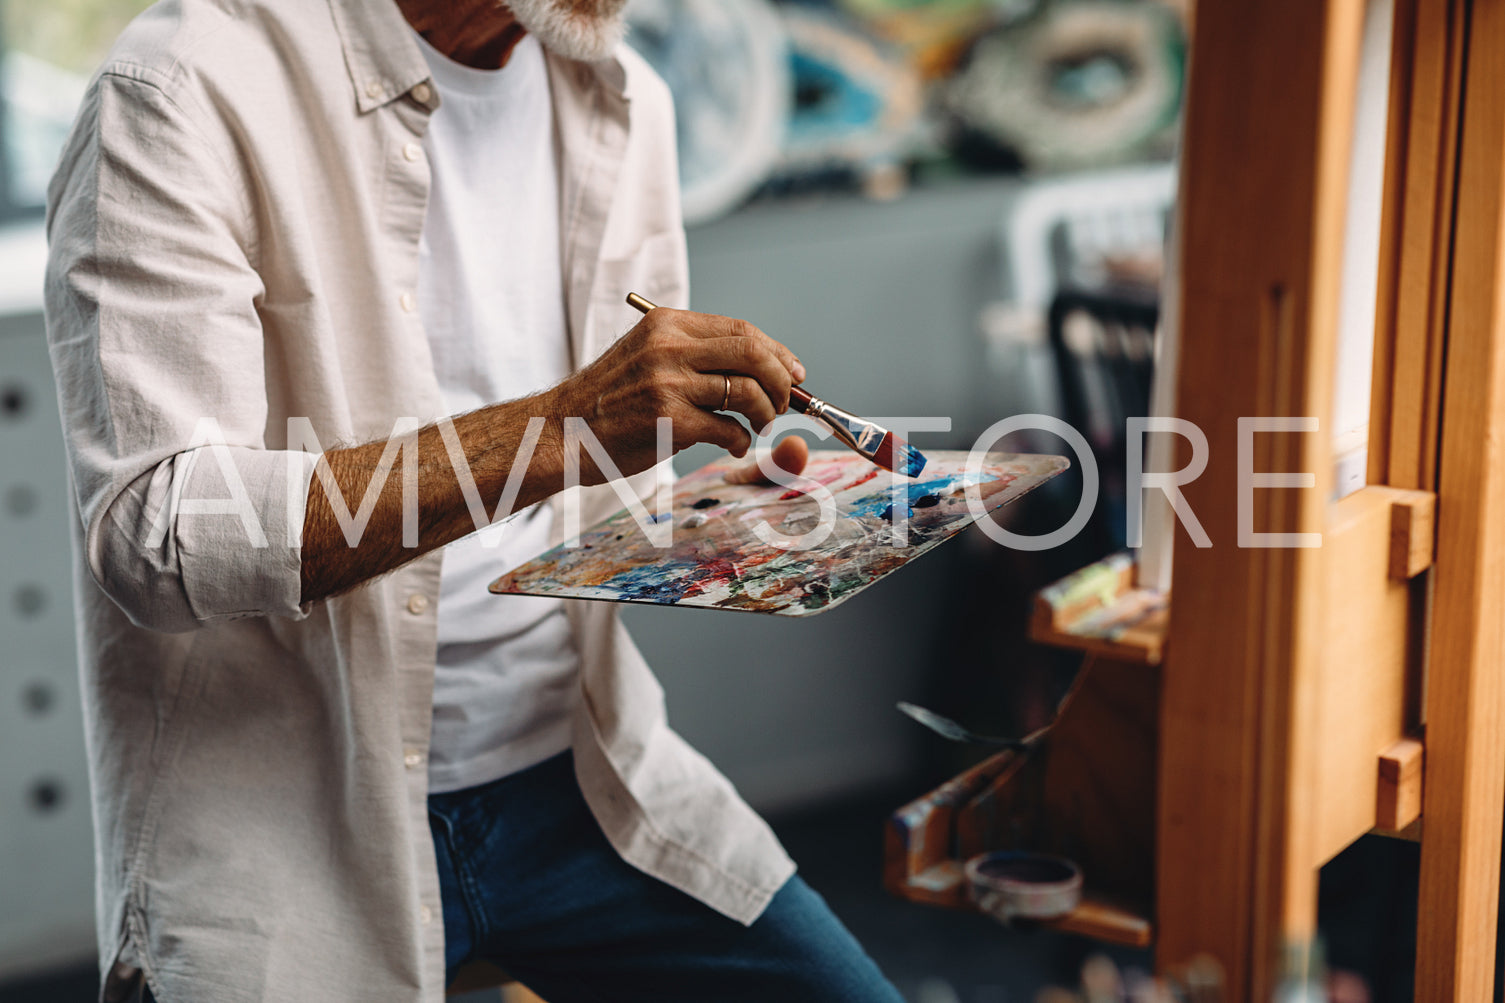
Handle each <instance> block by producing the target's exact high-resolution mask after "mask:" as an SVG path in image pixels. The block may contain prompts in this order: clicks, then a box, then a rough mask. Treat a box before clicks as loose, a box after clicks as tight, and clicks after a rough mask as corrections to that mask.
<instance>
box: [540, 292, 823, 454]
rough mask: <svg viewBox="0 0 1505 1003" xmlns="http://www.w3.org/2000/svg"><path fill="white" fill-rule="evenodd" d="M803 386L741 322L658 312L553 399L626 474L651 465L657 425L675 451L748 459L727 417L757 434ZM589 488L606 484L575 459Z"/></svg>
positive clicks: (768, 341)
mask: <svg viewBox="0 0 1505 1003" xmlns="http://www.w3.org/2000/svg"><path fill="white" fill-rule="evenodd" d="M804 378H805V367H804V366H802V365H800V361H799V360H798V359H797V358H795V357H794V353H793V352H791V351H789V349H787V348H785V347H784V346H783V345H781V344H779V343H778V342H777V341H774V340H773V339H772V338H770V337H769V336H768V335H766V334H764V333H763V332H762V331H760V330H758V329H757V328H756V327H753V326H752V325H751V324H749V323H747V322H746V321H740V320H733V319H731V318H730V317H718V316H716V315H714V314H704V313H691V312H690V311H687V310H669V309H665V308H663V307H659V308H657V309H654V310H650V311H649V312H648V314H647V315H646V316H644V317H643V319H642V320H641V321H640V322H639V323H638V325H637V326H636V327H634V328H633V329H632V330H631V331H629V332H627V334H625V335H623V336H622V337H621V339H620V340H618V341H617V342H616V344H614V345H612V347H611V348H610V349H608V350H607V352H606V354H604V355H602V356H601V358H599V359H597V360H596V361H595V362H593V363H591V365H590V366H588V367H586V368H585V369H584V370H582V371H581V372H579V373H577V374H576V375H574V376H572V377H570V378H569V379H568V380H565V381H564V382H563V383H561V384H560V385H559V386H558V387H556V388H555V389H554V390H553V391H551V392H550V393H551V395H552V398H553V399H552V401H551V406H552V408H553V409H554V411H555V413H556V414H557V415H558V416H559V417H561V418H571V417H573V418H583V419H585V421H586V423H587V424H588V425H589V426H590V429H591V431H592V432H593V433H594V434H595V436H596V438H597V439H598V440H600V442H601V444H602V445H603V446H605V447H606V451H607V453H608V454H609V455H610V456H611V458H612V459H613V461H615V462H616V464H617V466H618V467H619V468H620V469H621V470H622V472H623V473H624V474H634V473H637V472H638V471H640V470H646V469H648V468H649V467H651V466H652V465H653V464H654V463H655V462H657V461H658V460H659V459H660V457H659V456H658V455H657V431H656V426H655V421H656V420H657V419H658V418H659V417H667V418H670V419H672V420H673V422H674V449H675V451H676V452H678V451H679V450H681V449H683V448H685V447H686V446H690V445H693V444H694V443H697V442H712V443H715V444H716V445H718V446H721V447H722V448H723V449H725V450H727V451H728V452H730V453H732V454H733V455H735V456H745V455H747V450H748V448H749V447H750V446H751V445H752V437H751V436H749V435H748V434H747V429H745V428H743V427H742V426H741V425H740V424H739V423H738V422H737V421H736V420H735V419H733V418H730V417H728V416H726V415H724V414H718V413H717V411H718V410H719V409H720V408H721V405H722V401H723V399H724V400H725V402H726V410H727V411H736V412H738V413H740V414H742V415H744V416H746V418H747V420H748V423H749V424H750V425H751V426H752V427H753V428H754V429H755V430H762V429H763V428H765V427H767V425H768V423H769V422H771V421H773V419H774V418H775V417H776V416H778V415H780V414H783V413H784V411H785V410H787V409H788V407H789V388H790V386H791V385H792V384H795V383H799V382H800V381H801V380H803V379H804ZM580 471H581V479H582V481H583V482H584V483H587V484H598V483H601V482H602V481H603V480H604V479H605V478H604V477H602V475H601V472H600V471H599V470H597V469H596V468H595V464H594V463H592V462H591V460H590V457H589V456H581V458H580Z"/></svg>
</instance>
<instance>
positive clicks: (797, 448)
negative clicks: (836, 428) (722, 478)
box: [726, 435, 810, 484]
mask: <svg viewBox="0 0 1505 1003" xmlns="http://www.w3.org/2000/svg"><path fill="white" fill-rule="evenodd" d="M770 459H772V460H773V463H774V466H776V467H779V468H780V469H782V470H786V471H788V472H789V473H791V474H798V473H800V472H801V471H803V470H804V469H805V464H806V463H808V462H810V447H809V445H808V444H806V442H805V440H804V439H801V438H800V437H799V436H797V435H791V436H788V437H787V438H784V439H780V440H779V442H778V445H776V446H774V447H773V452H772V453H771V454H770ZM726 482H727V483H728V484H771V483H773V482H772V481H770V480H769V479H768V476H767V475H766V474H764V473H763V470H762V468H761V467H759V466H758V464H757V461H754V462H752V463H744V464H742V465H741V466H740V467H735V468H733V469H732V470H731V471H730V472H729V473H728V474H727V475H726Z"/></svg>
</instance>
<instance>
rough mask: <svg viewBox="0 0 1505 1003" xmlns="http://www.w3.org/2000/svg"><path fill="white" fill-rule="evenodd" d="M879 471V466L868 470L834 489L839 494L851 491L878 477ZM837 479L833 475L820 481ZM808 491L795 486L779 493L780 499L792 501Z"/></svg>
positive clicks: (824, 482) (827, 482)
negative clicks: (848, 482) (850, 481)
mask: <svg viewBox="0 0 1505 1003" xmlns="http://www.w3.org/2000/svg"><path fill="white" fill-rule="evenodd" d="M879 473H880V471H879V470H878V468H877V467H874V468H873V469H872V470H870V471H868V472H867V473H866V474H864V475H863V476H861V477H859V478H857V479H856V480H855V481H853V482H852V483H850V484H843V485H842V486H841V487H839V488H835V489H834V491H835V492H836V493H837V494H840V493H841V492H843V491H850V490H852V489H853V488H855V487H857V486H859V485H862V484H866V483H867V482H868V481H870V480H872V479H873V478H874V477H877V476H878V474H879ZM835 480H838V478H836V477H832V478H830V479H829V480H822V481H821V482H820V483H822V484H830V483H831V481H835ZM808 493H809V492H807V491H806V490H805V489H804V488H794V489H793V490H791V491H785V492H784V493H783V494H781V495H779V501H790V500H791V499H794V498H799V497H800V496H802V495H805V494H808Z"/></svg>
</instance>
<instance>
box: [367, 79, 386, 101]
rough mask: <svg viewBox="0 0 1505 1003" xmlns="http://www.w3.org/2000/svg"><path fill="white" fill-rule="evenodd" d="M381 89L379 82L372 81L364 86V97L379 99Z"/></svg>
mask: <svg viewBox="0 0 1505 1003" xmlns="http://www.w3.org/2000/svg"><path fill="white" fill-rule="evenodd" d="M382 89H383V88H382V85H381V81H380V80H373V81H371V82H370V83H369V84H367V85H366V97H368V98H379V97H381V95H382Z"/></svg>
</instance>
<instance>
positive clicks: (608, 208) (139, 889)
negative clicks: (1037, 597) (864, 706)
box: [46, 0, 898, 1003]
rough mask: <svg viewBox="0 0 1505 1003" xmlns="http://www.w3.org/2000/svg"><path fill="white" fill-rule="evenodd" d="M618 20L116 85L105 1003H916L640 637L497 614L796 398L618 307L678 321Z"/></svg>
mask: <svg viewBox="0 0 1505 1003" xmlns="http://www.w3.org/2000/svg"><path fill="white" fill-rule="evenodd" d="M620 8H621V0H513V2H512V3H510V4H509V5H508V6H506V7H504V6H501V5H499V4H497V3H495V2H494V0H398V2H396V3H394V2H393V0H168V2H165V3H163V4H160V5H158V6H156V7H154V8H152V9H151V10H149V11H148V12H146V13H145V14H143V15H142V16H141V17H140V18H138V19H137V20H136V21H135V22H134V23H133V24H132V26H131V27H130V28H129V29H128V30H127V32H126V33H125V35H124V37H122V39H121V40H120V42H119V43H118V44H117V46H116V48H115V50H114V51H113V53H112V54H111V56H110V58H109V60H108V61H107V63H106V64H105V66H104V67H103V69H102V70H101V72H100V75H99V76H98V78H97V79H96V80H95V82H94V84H93V86H92V87H91V88H90V90H89V93H88V96H87V98H86V100H85V102H84V106H83V109H82V111H81V112H80V114H79V119H78V122H77V125H76V127H75V129H74V131H73V134H72V136H71V138H70V139H69V141H68V143H67V146H66V148H65V150H64V152H63V156H62V161H61V166H60V168H59V170H58V173H57V176H56V178H55V179H54V182H53V185H52V188H51V191H50V198H49V212H50V215H49V220H48V227H49V234H50V240H51V257H50V262H49V268H48V277H47V300H46V302H47V320H48V333H49V338H50V344H51V349H52V356H53V363H54V366H55V369H56V373H57V380H58V387H59V394H60V398H61V404H62V411H63V416H64V422H65V427H66V433H67V442H68V449H69V459H70V463H71V469H72V475H73V485H74V488H75V492H76V502H77V509H78V519H77V520H76V530H77V532H76V541H77V547H76V552H77V591H78V608H79V617H80V619H79V634H80V646H81V653H82V660H83V667H82V671H83V676H84V695H85V710H86V717H87V733H88V741H89V755H90V764H91V770H92V778H93V794H94V800H95V822H96V829H97V831H96V842H97V857H98V861H97V862H98V881H99V897H98V924H99V927H98V933H99V944H100V950H101V966H102V975H103V978H104V986H103V990H102V992H103V996H104V998H106V999H109V1000H122V999H128V998H131V997H132V995H133V994H135V993H137V992H138V991H139V992H141V993H143V994H145V995H146V996H149V997H150V996H154V997H155V998H156V999H158V1000H161V1001H163V1003H177V1001H213V1003H227V1001H252V1000H275V1001H278V1003H285V1001H293V1000H317V1001H329V1000H362V1001H371V1000H392V1001H399V1000H401V1001H411V1000H427V1001H432V1000H437V999H440V998H441V997H442V996H443V994H444V990H445V987H446V985H447V984H448V983H449V981H450V979H452V978H453V976H454V973H455V972H456V970H457V969H459V968H460V967H461V966H463V965H464V964H466V963H467V962H470V961H473V960H478V959H482V960H487V961H491V962H494V963H496V964H498V965H500V966H501V967H502V968H504V969H505V970H506V971H507V972H509V973H510V974H511V975H513V976H514V977H516V978H518V979H520V980H521V981H523V982H524V983H526V984H528V985H530V986H532V987H533V988H535V989H536V990H537V991H538V992H539V993H540V994H542V995H543V996H544V997H546V998H547V999H549V1000H550V1001H552V1003H566V1001H572V1000H580V1001H587V1000H590V1001H596V1000H614V1001H615V1000H649V999H651V1000H654V1001H673V1000H684V1001H690V1000H695V1001H712V1000H715V1001H720V1000H748V1001H752V1000H757V1001H766V1000H770V999H779V998H783V999H790V1000H811V1001H815V1000H819V1001H834V1000H854V1001H880V1000H881V1001H893V1000H896V999H897V998H898V997H897V994H896V993H895V992H894V990H893V989H892V987H891V986H889V985H888V983H887V982H885V981H884V979H883V977H882V975H881V974H880V973H879V972H878V970H877V968H876V967H875V966H874V965H873V963H872V962H871V961H870V960H869V959H868V958H867V957H866V956H865V955H864V954H863V953H862V951H861V949H860V948H859V947H858V946H857V944H856V943H855V942H854V941H853V940H852V938H851V937H850V935H849V934H847V933H846V931H845V930H844V929H843V928H842V927H841V925H840V923H839V922H837V921H836V920H835V918H834V917H833V916H832V915H831V914H830V912H829V910H827V908H826V907H825V905H824V903H823V902H822V901H821V900H820V899H819V897H818V896H817V895H815V893H814V892H812V891H811V890H810V889H809V888H808V887H807V886H805V885H804V884H803V883H802V882H801V881H800V880H799V879H798V878H797V877H793V876H792V874H793V870H794V868H793V865H792V863H791V862H790V861H789V860H788V858H787V857H786V856H785V854H784V852H783V850H782V849H781V848H780V847H779V845H778V842H777V841H776V840H775V838H774V837H773V835H772V833H771V832H770V831H769V830H768V828H767V826H765V825H764V823H763V822H762V821H761V820H760V819H759V818H758V817H757V816H756V815H755V814H754V813H753V812H752V811H751V810H750V809H749V808H748V807H747V806H746V805H745V804H743V802H742V801H741V800H740V799H739V798H738V796H737V795H736V793H735V791H733V789H732V787H731V786H730V785H729V784H728V783H727V782H726V781H725V780H724V779H723V778H722V777H721V776H720V775H719V774H718V773H717V772H716V771H715V769H714V768H713V767H712V766H711V765H710V764H709V763H708V762H707V761H706V760H705V759H703V758H702V757H700V756H699V755H698V754H696V753H695V752H694V751H693V750H692V749H690V748H689V747H688V746H687V745H685V743H684V742H683V741H682V740H681V739H680V738H679V737H678V736H676V735H675V734H674V733H673V732H672V731H671V730H669V728H668V726H667V725H666V723H665V721H664V713H663V704H662V696H661V693H660V691H659V689H658V686H657V684H656V682H655V681H654V679H653V676H652V675H651V673H650V672H649V670H648V668H647V666H646V665H645V664H644V663H643V661H642V659H641V657H640V656H639V655H638V653H637V652H636V651H635V649H634V648H633V646H632V643H631V641H630V640H629V639H628V637H627V635H626V633H625V632H624V630H623V629H622V627H621V626H620V625H619V624H618V623H617V621H616V618H615V616H614V613H613V609H612V607H611V606H609V605H607V604H592V603H565V602H561V601H548V600H543V599H525V598H519V597H505V598H500V597H492V596H490V595H488V594H487V593H486V591H485V587H484V586H485V583H486V582H487V580H488V579H489V578H490V577H492V576H494V575H495V574H497V573H499V572H500V571H501V570H503V569H504V568H505V567H507V566H508V565H510V564H513V563H516V562H518V561H520V560H523V559H526V558H527V557H529V556H531V555H532V554H534V553H536V552H538V551H540V550H542V549H543V548H544V547H545V546H547V545H549V544H550V543H556V542H558V541H559V540H560V539H561V538H562V535H563V526H562V521H561V519H560V518H559V511H560V506H561V504H562V503H563V501H564V500H566V499H568V500H570V501H578V502H579V503H580V504H581V505H582V506H583V508H584V515H583V518H584V519H585V520H586V522H585V523H584V524H589V520H591V519H592V518H595V517H597V516H599V515H603V514H605V513H606V512H608V511H610V510H611V509H612V508H613V507H615V506H616V505H617V504H619V501H618V496H617V490H618V489H623V488H624V484H623V482H621V481H618V482H615V483H606V482H607V481H608V480H609V479H610V478H613V477H616V476H620V475H628V476H630V480H629V481H628V482H627V485H626V486H627V487H628V488H630V489H631V490H633V491H637V492H644V491H645V490H646V489H647V487H648V485H649V484H650V483H651V480H652V478H653V477H654V476H655V470H654V464H655V461H656V460H657V459H659V458H660V457H658V456H657V451H656V448H655V446H656V435H655V425H656V419H658V418H659V417H661V416H666V417H669V418H671V419H672V421H673V446H674V448H675V449H678V448H682V447H684V446H686V445H688V444H690V443H693V442H713V443H717V444H719V445H721V446H724V447H726V448H727V449H729V450H731V451H732V452H734V453H736V454H738V455H742V454H745V453H746V451H747V450H748V448H749V445H750V439H749V436H748V434H747V432H746V431H745V430H744V429H743V428H742V426H741V425H740V424H739V423H737V422H736V421H734V420H733V419H732V418H731V417H729V416H728V415H726V414H723V413H717V412H724V411H735V412H740V413H741V414H743V415H745V416H746V417H747V419H748V420H749V421H750V422H751V423H752V425H753V427H754V428H762V427H764V426H765V425H766V423H768V422H769V421H771V420H772V419H773V418H774V417H775V415H776V414H777V413H779V412H781V411H783V410H784V409H785V407H786V404H787V401H788V396H789V389H790V386H791V384H792V383H795V382H798V381H799V380H801V379H803V377H804V372H803V368H802V367H801V366H800V364H799V362H798V360H797V359H795V358H794V356H793V355H792V354H791V353H790V352H789V351H788V350H787V349H786V348H784V347H783V346H782V345H779V344H778V343H777V342H775V341H773V340H771V339H770V338H768V337H767V336H766V335H764V334H762V333H761V332H759V331H757V330H756V329H754V328H752V327H750V326H749V325H747V324H744V323H740V322H736V321H731V320H728V319H726V318H722V317H713V316H706V315H700V314H694V313H689V312H684V311H679V310H670V309H659V310H654V311H653V312H652V313H651V314H650V315H649V316H648V317H647V318H646V319H643V320H642V321H641V322H640V323H637V324H636V326H633V321H634V320H635V319H636V318H635V315H633V314H631V313H630V312H629V310H628V308H627V307H625V306H624V305H622V297H623V295H624V294H625V293H626V292H627V291H628V290H631V289H636V290H638V291H640V292H642V293H644V294H646V295H648V296H650V297H652V298H654V299H656V300H658V301H659V302H663V303H667V304H671V305H681V306H682V305H683V304H684V303H685V301H686V298H687V295H686V268H685V250H684V236H683V232H682V229H681V222H680V215H679V207H678V201H677V192H676V168H675V160H674V152H673V151H674V141H673V138H674V130H673V120H672V109H671V105H670V101H669V97H668V94H667V92H666V90H665V88H664V86H663V84H662V83H661V82H660V81H659V80H658V79H656V78H655V77H654V76H653V74H652V72H651V71H650V70H649V69H648V68H647V67H646V65H644V64H643V63H642V62H641V60H639V59H638V58H637V57H636V56H634V55H633V54H632V53H631V51H630V50H628V49H626V48H624V47H622V46H621V45H620V44H619V39H620V35H621V25H620ZM629 327H631V330H630V331H628V333H627V334H626V335H623V336H621V337H620V338H618V335H619V334H620V332H621V331H623V330H626V329H627V328H629ZM446 415H457V416H456V417H454V418H453V419H452V420H450V419H445V418H444V416H446ZM571 417H579V418H583V419H584V420H585V422H586V425H587V428H588V431H589V433H590V435H589V436H586V437H585V439H584V446H582V444H581V442H579V441H576V440H574V439H571V438H570V437H569V436H567V435H566V434H565V419H567V418H571ZM420 426H421V427H420ZM394 430H395V431H396V432H397V433H399V434H398V435H397V436H396V437H395V438H394V437H393V432H394ZM592 440H593V441H592ZM592 446H593V447H594V448H586V447H592ZM802 449H803V447H802V446H793V447H790V448H789V452H790V454H791V455H790V456H788V457H787V458H786V459H785V460H784V461H783V462H785V463H786V464H787V465H788V466H789V467H790V468H791V469H798V468H799V467H800V466H801V465H802V463H803V455H802ZM321 451H322V453H321ZM576 451H578V452H579V455H578V457H575V456H573V455H571V454H573V453H574V452H576ZM461 454H463V455H461ZM320 455H322V460H319V459H318V457H319V456H320ZM608 457H609V459H610V461H611V462H610V463H607V462H606V458H608ZM577 458H578V460H579V465H580V468H581V470H582V473H583V478H584V481H585V484H586V486H585V487H575V488H568V485H567V471H568V469H569V468H570V467H571V465H572V464H571V463H570V462H569V461H570V460H572V459H577ZM613 468H615V469H613ZM567 488H568V489H567ZM368 489H369V490H368ZM566 489H567V490H566ZM477 495H478V496H479V498H480V500H482V501H483V502H484V503H485V505H486V506H487V508H488V512H487V515H488V517H489V516H490V515H491V514H492V513H491V509H492V507H493V506H497V507H498V511H499V512H500V514H502V515H505V514H507V510H510V511H511V512H513V513H514V515H513V518H512V519H511V520H510V521H509V522H508V523H506V524H505V526H502V527H496V528H495V529H488V530H486V531H485V532H483V533H480V534H474V533H473V531H474V530H475V529H476V525H477V524H476V521H475V519H474V517H473V515H472V506H471V504H470V499H473V498H475V497H476V496H477ZM499 498H500V499H502V502H501V506H498V499H499ZM415 504H416V508H415V507H414V506H415ZM502 506H506V507H508V508H507V509H506V510H503V509H502ZM352 509H353V510H355V511H354V514H353V515H352ZM405 516H406V518H405ZM498 529H505V532H503V533H501V536H500V539H499V540H497V539H494V538H492V537H493V536H494V535H495V534H496V532H497V530H498ZM462 538H463V539H462ZM450 544H453V545H452V546H447V545H450ZM440 548H445V549H444V550H443V551H441V550H440ZM143 984H144V986H143Z"/></svg>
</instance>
